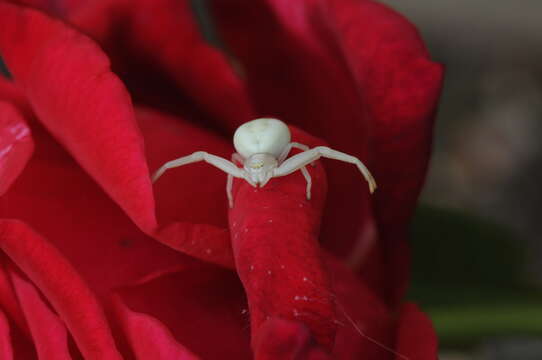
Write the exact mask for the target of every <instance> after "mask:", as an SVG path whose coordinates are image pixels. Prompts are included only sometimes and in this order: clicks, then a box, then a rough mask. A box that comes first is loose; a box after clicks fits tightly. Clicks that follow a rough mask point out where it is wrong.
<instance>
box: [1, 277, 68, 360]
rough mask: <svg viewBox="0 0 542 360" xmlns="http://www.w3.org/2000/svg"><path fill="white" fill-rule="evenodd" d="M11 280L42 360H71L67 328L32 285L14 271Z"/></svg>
mask: <svg viewBox="0 0 542 360" xmlns="http://www.w3.org/2000/svg"><path fill="white" fill-rule="evenodd" d="M10 275H11V280H12V283H13V286H14V288H15V291H16V293H17V298H18V299H19V303H20V304H21V307H22V309H23V311H24V314H25V317H26V320H27V323H28V326H29V327H30V331H31V334H32V340H33V343H34V346H35V347H36V351H37V353H38V356H39V358H40V359H44V360H48V359H51V360H56V359H58V360H70V359H71V358H72V357H71V356H70V353H69V350H68V334H67V332H66V326H65V325H64V323H63V322H62V321H61V320H60V319H59V318H58V316H57V315H56V314H54V313H53V312H52V311H51V309H50V308H49V307H48V306H47V304H45V303H44V302H43V300H42V299H41V297H40V295H39V293H38V291H37V290H36V288H34V286H32V284H30V283H29V282H28V281H26V280H24V279H23V278H22V277H21V276H20V275H19V274H17V273H16V272H15V271H14V270H13V269H12V270H11V271H10Z"/></svg>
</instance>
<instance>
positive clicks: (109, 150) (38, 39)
mask: <svg viewBox="0 0 542 360" xmlns="http://www.w3.org/2000/svg"><path fill="white" fill-rule="evenodd" d="M1 6H2V7H1V8H0V10H2V11H0V20H1V16H6V22H7V25H6V28H7V29H11V31H7V32H6V33H5V34H4V33H3V34H2V36H1V37H0V49H1V50H2V51H3V53H5V56H6V62H7V63H8V65H9V67H10V69H11V70H12V72H13V74H14V76H15V78H16V79H17V80H18V81H19V82H20V83H21V84H22V86H23V88H24V90H25V93H26V95H27V96H28V97H29V99H30V101H31V103H32V106H33V107H34V110H35V112H36V113H37V115H38V116H39V118H40V120H41V121H43V122H44V123H45V124H46V126H47V127H48V128H49V130H50V131H51V132H52V133H53V134H54V135H55V136H56V137H57V138H58V139H59V140H60V141H61V142H62V143H63V144H64V145H65V146H66V147H67V148H68V150H69V151H70V153H71V154H72V155H73V156H74V157H75V158H76V159H77V160H78V162H79V163H80V164H81V165H82V166H83V167H84V168H85V169H86V170H87V171H88V172H89V173H90V174H91V175H92V176H93V177H94V179H95V180H96V181H97V182H98V183H100V184H101V185H102V187H103V188H104V189H105V190H106V192H107V193H108V194H109V195H110V196H111V197H112V198H113V199H114V200H115V201H116V202H117V203H118V204H119V205H120V206H121V207H122V208H123V209H124V210H125V211H126V213H127V214H128V215H129V216H130V217H131V218H132V220H133V221H134V222H135V223H136V224H138V226H139V227H140V228H141V229H142V230H143V231H145V232H146V233H147V234H150V235H154V236H156V237H157V238H158V239H160V240H161V241H163V242H165V243H166V244H169V245H170V246H172V247H174V248H175V249H177V250H182V251H185V252H187V253H189V254H191V255H193V256H196V257H200V258H202V259H205V260H207V261H212V262H216V263H219V264H222V265H226V266H232V264H233V261H232V256H231V250H230V248H229V244H228V243H229V240H228V238H227V232H226V231H225V229H224V228H216V227H213V226H210V225H192V224H189V223H188V222H187V221H186V219H190V218H191V217H190V213H189V212H188V211H191V210H193V209H190V208H187V207H185V209H186V210H187V211H184V212H179V213H178V214H176V216H177V219H182V220H185V221H184V222H182V223H180V222H179V223H177V224H175V225H172V226H171V227H169V228H167V229H165V230H164V229H160V230H158V229H157V224H156V218H155V215H154V198H153V194H152V187H151V183H150V179H149V172H148V168H147V163H146V159H145V154H144V150H143V141H142V138H141V135H140V131H139V129H138V127H137V124H136V121H135V118H134V114H133V109H132V107H131V103H130V99H129V97H128V94H127V93H126V91H125V89H124V88H123V86H122V84H121V83H120V82H119V80H118V79H117V78H116V77H115V76H114V75H113V74H112V73H111V72H110V71H109V68H108V66H109V65H108V60H107V58H106V57H105V55H104V54H103V53H101V51H100V50H99V49H98V48H97V47H96V46H95V45H94V44H93V43H92V42H91V41H90V40H89V39H87V38H86V37H84V36H82V35H79V34H77V33H76V32H75V31H73V30H71V29H69V28H67V27H66V26H65V25H64V24H63V23H60V22H58V21H54V20H51V19H50V18H48V17H46V16H45V15H43V14H41V13H39V12H37V11H34V10H30V9H22V8H19V7H15V6H13V5H9V4H2V5H1ZM21 29H26V30H25V31H24V33H23V32H22V31H23V30H21ZM16 35H17V36H16ZM15 39H17V41H15ZM45 42H46V43H47V47H42V46H41V44H42V43H45ZM26 56H32V58H33V61H32V62H31V63H25V61H26ZM29 72H32V74H33V76H32V77H27V74H28V73H29ZM53 77H55V78H54V79H53ZM50 84H58V85H57V86H50ZM200 134H203V133H202V132H201V131H200ZM189 139H190V134H189V133H188V132H186V133H183V134H181V137H179V138H178V139H175V141H177V142H183V141H186V140H189ZM200 139H203V140H207V139H205V137H204V136H203V135H202V136H201V137H200ZM216 139H217V138H216V137H215V138H214V140H215V141H216ZM157 140H158V139H157ZM159 141H163V140H159ZM187 142H188V143H189V144H193V143H190V141H187ZM203 145H208V144H202V146H203ZM211 150H212V149H211ZM182 155H183V154H182V153H179V154H176V156H182ZM215 176H216V175H215ZM59 179H60V178H59ZM224 186H225V185H224ZM180 191H187V190H186V189H183V188H180ZM190 191H191V190H190ZM211 194H212V193H211ZM200 209H203V207H200ZM222 214H223V216H222V219H223V221H222V222H223V223H224V220H225V212H222ZM199 238H202V239H203V240H202V241H201V242H200V243H199V244H196V245H195V246H192V244H191V242H192V241H193V240H194V239H199ZM207 239H208V240H207ZM202 244H203V245H202ZM207 244H210V246H209V245H207ZM226 245H227V246H226ZM208 249H211V252H210V253H209V251H208Z"/></svg>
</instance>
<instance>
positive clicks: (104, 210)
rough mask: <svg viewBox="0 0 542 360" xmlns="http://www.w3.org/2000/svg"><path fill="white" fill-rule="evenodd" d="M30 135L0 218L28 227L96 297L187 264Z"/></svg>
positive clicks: (38, 131)
mask: <svg viewBox="0 0 542 360" xmlns="http://www.w3.org/2000/svg"><path fill="white" fill-rule="evenodd" d="M32 132H33V136H34V140H35V143H36V151H35V153H34V156H33V157H32V159H31V160H30V162H29V163H28V165H27V167H26V169H25V171H24V172H23V173H22V174H21V176H20V177H19V179H18V181H17V182H16V183H15V184H14V186H13V188H12V191H11V190H10V191H8V192H7V193H6V194H5V195H4V196H2V197H1V198H0V204H1V205H2V206H0V218H15V219H20V220H23V221H25V222H26V223H28V224H32V227H33V228H35V229H37V230H38V231H39V232H40V233H41V234H43V236H45V237H46V238H47V239H50V241H51V242H53V244H54V246H55V247H56V248H58V249H59V250H60V251H61V252H62V253H63V254H64V255H65V256H66V258H68V260H69V261H70V262H71V263H73V264H77V270H78V272H79V273H80V274H81V275H82V276H83V277H84V278H85V279H86V280H87V281H88V282H89V284H90V286H91V288H92V289H93V290H94V291H95V292H96V293H97V294H98V295H99V296H101V295H103V294H105V293H107V292H109V290H110V289H111V288H112V287H116V286H121V285H124V284H126V283H131V282H133V281H135V280H137V279H140V278H142V277H145V276H147V275H148V274H149V273H151V272H155V271H161V270H163V269H169V268H171V267H172V266H175V265H177V266H178V265H182V264H185V263H187V262H188V263H189V262H190V261H191V260H190V258H189V257H188V256H186V255H183V254H181V253H179V252H177V251H174V250H172V249H170V248H168V247H167V246H164V245H162V244H160V243H159V242H157V241H155V240H153V239H152V238H150V237H148V236H146V235H145V234H143V233H142V232H141V231H140V230H139V229H138V228H137V227H136V226H135V225H134V224H133V222H131V221H130V219H129V218H128V217H127V216H126V214H125V213H124V212H123V211H122V210H121V209H120V208H119V207H118V206H116V204H115V203H114V202H113V201H112V200H111V199H110V198H109V197H108V196H107V195H106V194H105V193H104V192H103V191H102V190H101V189H100V188H99V186H98V185H97V184H96V183H95V182H93V181H92V179H91V178H90V177H89V176H88V175H87V174H86V173H85V172H84V171H83V170H82V169H81V168H80V167H79V166H78V165H77V163H75V161H73V159H71V158H70V156H69V155H68V154H67V153H66V151H65V150H64V149H63V148H62V147H61V146H60V145H59V144H58V143H56V142H55V141H54V139H52V138H51V137H50V136H49V135H48V134H47V133H46V132H45V131H44V130H43V128H41V127H39V126H34V127H33V128H32ZM37 178H39V179H40V181H36V179H37Z"/></svg>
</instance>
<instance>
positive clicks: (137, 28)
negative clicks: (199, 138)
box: [69, 0, 252, 130]
mask: <svg viewBox="0 0 542 360" xmlns="http://www.w3.org/2000/svg"><path fill="white" fill-rule="evenodd" d="M191 6H192V5H191V4H190V1H188V0H181V1H178V0H160V1H146V0H135V1H126V0H107V1H100V2H94V1H92V2H89V3H88V5H87V6H84V7H82V8H81V10H80V11H78V12H76V13H75V14H74V15H73V16H71V17H70V19H69V20H70V22H72V23H73V24H75V25H76V26H77V27H78V28H79V29H82V30H83V31H85V32H86V33H88V34H90V35H91V36H92V37H93V38H94V39H96V40H97V41H98V42H99V43H100V44H102V45H103V46H104V47H105V49H106V51H107V52H108V53H109V54H112V56H113V58H114V62H116V61H118V62H120V64H118V65H119V66H118V67H119V68H121V69H122V71H126V70H127V69H129V67H130V66H131V64H128V62H133V59H134V58H136V59H138V60H139V61H142V60H141V59H144V60H145V61H148V62H149V63H150V64H152V66H154V67H158V68H159V69H160V70H161V71H163V72H165V74H166V75H168V77H171V78H173V80H174V81H175V83H176V84H177V86H178V87H179V88H180V89H181V90H182V92H183V94H184V95H188V97H189V98H190V99H191V101H192V102H194V103H196V104H197V106H198V108H199V109H198V110H199V111H202V112H203V113H204V114H206V115H207V116H206V117H209V116H211V117H212V118H213V121H214V123H215V124H218V125H222V126H228V127H229V129H230V130H231V128H232V127H233V128H235V127H236V126H238V125H239V124H241V123H243V122H245V121H248V120H250V119H251V118H252V114H251V112H252V111H251V108H250V104H249V101H248V97H247V94H246V89H245V88H244V83H243V82H242V80H241V79H240V78H239V77H238V76H237V75H236V74H235V73H234V71H233V68H232V67H231V66H230V64H229V63H228V60H227V59H226V57H225V55H224V54H223V53H222V52H221V51H219V50H218V49H216V48H215V47H213V46H211V45H209V44H208V43H206V42H205V40H204V39H203V37H202V35H201V33H200V30H199V29H198V26H197V24H196V21H195V19H194V15H193V10H192V9H191ZM172 34H175V36H172ZM148 70H149V67H147V68H146V69H143V68H140V67H139V68H138V67H136V69H134V71H132V72H130V73H128V74H127V79H128V78H133V77H134V76H138V74H137V73H134V72H136V71H139V72H142V71H148ZM146 85H147V87H148V81H147V82H146ZM144 90H147V89H144Z"/></svg>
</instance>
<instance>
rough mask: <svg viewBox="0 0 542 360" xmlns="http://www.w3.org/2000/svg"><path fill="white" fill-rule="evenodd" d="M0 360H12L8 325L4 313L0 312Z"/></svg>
mask: <svg viewBox="0 0 542 360" xmlns="http://www.w3.org/2000/svg"><path fill="white" fill-rule="evenodd" d="M0 359H4V360H13V349H12V347H11V336H10V331H9V323H8V320H7V319H6V316H5V315H4V313H3V312H2V311H1V310H0Z"/></svg>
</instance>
